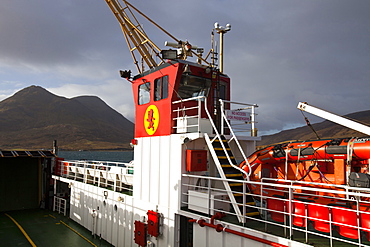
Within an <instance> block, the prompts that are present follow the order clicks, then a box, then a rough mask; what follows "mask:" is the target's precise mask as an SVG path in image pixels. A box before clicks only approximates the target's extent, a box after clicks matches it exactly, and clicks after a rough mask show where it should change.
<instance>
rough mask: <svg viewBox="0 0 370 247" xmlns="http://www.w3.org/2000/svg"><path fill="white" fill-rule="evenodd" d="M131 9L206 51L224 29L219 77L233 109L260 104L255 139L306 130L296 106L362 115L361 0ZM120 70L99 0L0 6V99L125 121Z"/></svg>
mask: <svg viewBox="0 0 370 247" xmlns="http://www.w3.org/2000/svg"><path fill="white" fill-rule="evenodd" d="M131 3H132V4H133V5H134V6H136V7H137V8H138V9H140V10H141V11H142V12H144V13H145V14H146V15H148V16H149V17H151V18H152V19H153V20H155V21H156V22H157V23H159V24H160V25H161V26H162V27H164V28H165V29H166V30H167V31H169V32H170V33H171V34H173V35H174V36H175V37H177V38H178V39H182V40H189V41H190V42H191V43H192V44H195V45H198V46H201V47H204V48H205V51H208V50H209V49H210V33H211V30H212V28H213V24H214V23H215V22H219V23H220V24H221V25H226V24H227V23H230V24H231V25H232V29H231V31H230V32H228V33H227V34H226V35H225V58H224V63H225V65H224V72H225V73H226V74H228V75H229V76H230V77H231V79H232V97H233V101H240V102H246V103H255V104H258V105H259V108H258V114H259V115H258V116H257V121H258V125H257V127H258V129H259V130H260V133H262V134H267V133H273V132H276V131H280V130H283V129H289V128H292V127H297V126H302V125H304V124H305V123H304V120H303V117H302V114H301V113H300V111H299V110H297V109H296V106H297V104H298V102H299V101H307V102H308V103H310V104H312V105H315V106H318V107H321V108H324V109H326V110H329V111H332V112H334V113H338V114H343V115H344V114H347V113H351V112H356V111H362V110H370V102H369V101H370V100H369V94H370V81H369V79H370V15H369V13H370V1H369V0H201V1H198V0H188V1H178V0H161V1H153V0H131ZM146 27H147V29H145V28H146ZM144 29H145V30H146V31H147V33H148V35H149V36H150V38H152V39H153V40H154V41H155V42H156V44H157V45H158V46H159V47H160V48H165V47H163V43H164V41H166V40H168V41H171V40H170V39H169V38H166V37H162V36H161V35H162V34H161V33H159V31H157V30H153V29H152V28H151V26H149V25H146V24H144ZM120 69H131V70H132V71H135V72H136V69H135V67H134V65H133V62H132V59H131V56H130V54H129V52H128V48H127V45H126V43H125V39H124V38H123V35H122V33H121V29H120V27H119V24H118V22H117V21H116V19H115V17H114V16H113V14H112V13H111V11H110V9H109V8H108V6H107V4H106V2H105V1H104V0H95V1H92V0H73V1H72V0H63V1H45V0H33V1H29V0H17V1H14V0H3V1H2V4H1V5H0V100H3V99H5V98H7V97H9V96H11V95H13V94H14V93H15V92H17V91H19V90H20V89H22V88H25V87H28V86H30V85H39V86H42V87H44V88H46V89H47V90H49V91H51V92H52V93H54V94H57V95H60V96H65V97H68V98H70V97H75V96H80V95H96V96H99V97H100V98H102V99H103V100H104V101H105V102H106V103H107V104H108V105H110V106H111V107H113V108H114V109H116V110H117V111H118V112H120V113H122V114H123V115H124V116H125V117H127V118H128V119H130V120H132V119H133V114H134V112H133V100H132V95H131V87H130V84H129V83H128V82H127V81H125V80H123V79H121V78H120V77H119V74H118V71H119V70H120ZM307 116H308V117H309V118H310V119H311V120H312V121H313V122H315V121H321V120H320V119H318V118H315V117H313V116H310V115H307Z"/></svg>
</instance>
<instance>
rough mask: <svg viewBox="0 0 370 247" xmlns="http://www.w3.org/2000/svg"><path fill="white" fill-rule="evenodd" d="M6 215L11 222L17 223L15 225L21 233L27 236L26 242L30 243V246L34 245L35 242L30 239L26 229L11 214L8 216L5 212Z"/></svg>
mask: <svg viewBox="0 0 370 247" xmlns="http://www.w3.org/2000/svg"><path fill="white" fill-rule="evenodd" d="M5 215H6V216H8V217H9V218H10V219H11V220H12V221H13V222H14V224H16V225H17V227H18V228H19V230H21V232H22V233H23V235H24V236H25V237H26V238H27V240H28V242H29V243H30V244H31V245H32V247H36V244H35V243H34V242H33V241H32V240H31V238H30V237H29V236H28V234H27V233H26V231H25V230H24V229H23V227H22V226H21V225H20V224H18V222H17V221H16V220H15V219H13V217H12V216H10V215H9V214H7V213H5Z"/></svg>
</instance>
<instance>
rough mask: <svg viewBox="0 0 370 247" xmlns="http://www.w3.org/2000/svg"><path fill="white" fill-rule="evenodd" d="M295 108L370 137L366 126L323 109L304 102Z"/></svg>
mask: <svg viewBox="0 0 370 247" xmlns="http://www.w3.org/2000/svg"><path fill="white" fill-rule="evenodd" d="M297 108H298V109H299V110H301V111H306V112H308V113H311V114H313V115H316V116H318V117H322V118H324V119H327V120H329V121H332V122H334V123H337V124H340V125H343V126H345V127H347V128H351V129H354V130H356V131H359V132H361V133H364V134H367V135H370V127H369V126H366V125H364V124H361V123H358V122H355V121H353V120H350V119H348V118H345V117H341V116H338V115H336V114H334V113H331V112H328V111H325V110H323V109H320V108H318V107H315V106H312V105H309V104H307V103H306V102H299V103H298V106H297Z"/></svg>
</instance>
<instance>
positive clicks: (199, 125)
mask: <svg viewBox="0 0 370 247" xmlns="http://www.w3.org/2000/svg"><path fill="white" fill-rule="evenodd" d="M189 101H193V102H196V104H194V105H192V106H186V103H185V102H189ZM172 104H174V105H176V104H180V106H179V107H177V109H175V110H173V112H174V113H176V117H175V118H173V120H174V121H175V122H176V124H175V126H174V128H175V129H176V132H177V133H194V132H196V133H200V132H211V133H212V127H211V125H210V123H209V119H206V118H203V119H202V109H203V108H205V109H207V107H206V106H207V98H206V97H205V96H197V97H193V98H188V99H183V100H178V101H174V102H172ZM208 117H209V116H208Z"/></svg>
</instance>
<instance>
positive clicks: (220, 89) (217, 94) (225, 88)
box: [213, 81, 230, 134]
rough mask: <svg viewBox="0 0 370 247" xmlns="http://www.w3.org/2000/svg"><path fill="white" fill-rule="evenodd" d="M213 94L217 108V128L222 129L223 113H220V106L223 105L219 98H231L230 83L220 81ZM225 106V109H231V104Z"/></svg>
mask: <svg viewBox="0 0 370 247" xmlns="http://www.w3.org/2000/svg"><path fill="white" fill-rule="evenodd" d="M213 96H214V107H215V108H216V110H215V112H216V116H215V124H216V127H217V129H218V130H219V131H221V130H220V128H221V114H220V111H221V108H220V107H221V106H220V101H219V99H222V100H230V97H229V84H228V83H227V82H225V81H218V82H217V85H216V87H215V89H214V92H213ZM224 107H225V109H230V106H229V104H225V106H224ZM225 134H229V133H225Z"/></svg>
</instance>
